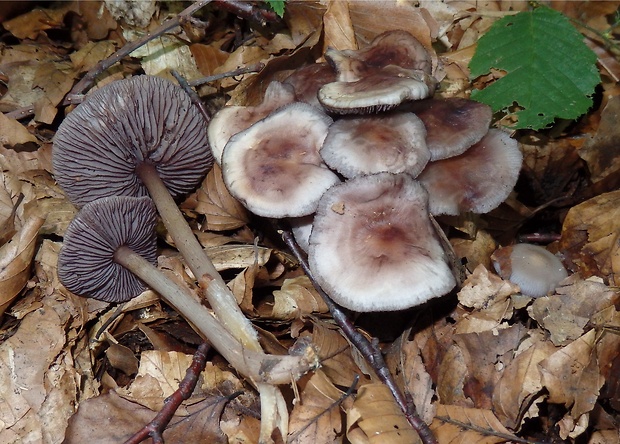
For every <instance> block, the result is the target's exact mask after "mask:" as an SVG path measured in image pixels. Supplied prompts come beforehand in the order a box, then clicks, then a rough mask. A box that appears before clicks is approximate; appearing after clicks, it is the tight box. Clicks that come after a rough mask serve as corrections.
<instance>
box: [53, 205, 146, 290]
mask: <svg viewBox="0 0 620 444" xmlns="http://www.w3.org/2000/svg"><path fill="white" fill-rule="evenodd" d="M156 220H157V212H156V209H155V205H154V204H153V202H152V201H151V199H150V198H148V197H127V196H113V197H104V198H102V199H98V200H95V201H93V202H90V203H87V204H86V205H84V207H82V209H81V210H80V211H79V212H78V214H77V215H76V216H75V218H74V219H73V221H71V223H70V224H69V227H68V228H67V231H66V233H65V238H64V243H63V246H62V249H61V250H60V254H59V256H58V277H59V278H60V281H61V282H62V284H63V285H64V286H65V287H67V289H68V290H69V291H71V292H72V293H75V294H79V295H83V296H89V297H93V298H95V299H99V300H102V301H106V302H125V301H128V300H130V299H132V298H134V297H135V296H137V295H139V294H140V293H142V292H143V291H144V290H145V289H146V286H145V285H144V284H143V283H142V281H140V280H139V279H138V278H137V277H136V276H134V275H133V273H131V272H130V271H129V270H127V269H126V268H125V267H123V266H122V265H119V264H117V263H116V262H114V253H115V252H116V249H117V248H118V247H120V246H122V245H125V246H127V247H129V248H131V249H132V250H133V251H135V252H136V253H138V254H139V255H140V256H142V257H144V258H145V259H146V260H148V261H149V262H150V263H152V264H155V263H156V262H157V238H156V233H155V222H156Z"/></svg>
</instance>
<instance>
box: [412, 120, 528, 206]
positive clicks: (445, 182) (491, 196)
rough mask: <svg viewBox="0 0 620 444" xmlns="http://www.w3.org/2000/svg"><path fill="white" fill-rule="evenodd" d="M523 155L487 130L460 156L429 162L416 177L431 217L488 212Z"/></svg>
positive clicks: (504, 193) (511, 179)
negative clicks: (425, 197) (426, 200)
mask: <svg viewBox="0 0 620 444" xmlns="http://www.w3.org/2000/svg"><path fill="white" fill-rule="evenodd" d="M522 160H523V155H522V154H521V151H520V150H519V146H518V143H517V141H516V140H514V139H511V138H510V136H509V135H508V134H506V133H504V132H503V131H500V130H496V129H491V130H489V132H488V133H487V135H486V136H484V137H483V138H482V140H480V142H478V143H476V144H475V145H474V146H472V147H471V148H469V149H468V150H467V151H465V153H463V154H461V155H460V156H456V157H450V158H448V159H443V160H438V161H435V162H430V163H429V164H428V165H427V166H426V168H425V169H424V171H422V173H421V174H420V175H419V176H418V180H419V181H420V182H421V183H422V185H424V187H425V188H426V189H427V190H428V193H429V208H430V212H431V213H432V214H435V215H438V214H449V215H458V214H460V213H463V212H467V211H473V212H474V213H488V212H489V211H491V210H493V209H494V208H496V207H497V206H499V204H501V203H502V202H503V201H504V200H505V199H506V198H507V197H508V195H509V194H510V192H511V191H512V189H513V188H514V186H515V184H516V183H517V178H518V177H519V171H520V170H521V163H522Z"/></svg>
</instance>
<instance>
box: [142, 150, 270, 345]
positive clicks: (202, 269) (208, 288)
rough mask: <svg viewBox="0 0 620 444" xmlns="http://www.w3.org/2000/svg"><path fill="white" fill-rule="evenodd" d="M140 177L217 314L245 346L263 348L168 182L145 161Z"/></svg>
mask: <svg viewBox="0 0 620 444" xmlns="http://www.w3.org/2000/svg"><path fill="white" fill-rule="evenodd" d="M136 173H137V174H138V177H139V178H140V180H141V181H142V183H143V184H144V186H146V188H147V189H148V190H149V193H150V195H151V198H152V199H153V202H154V203H155V206H156V207H157V210H158V211H159V214H160V216H161V218H162V220H163V222H164V225H165V226H166V229H167V230H168V233H170V236H171V237H172V239H173V240H174V243H175V244H176V247H177V248H178V249H179V251H180V252H181V254H182V255H183V257H184V258H185V260H186V261H187V264H188V266H189V268H190V269H191V270H192V273H194V276H195V277H196V280H197V281H198V283H199V285H200V286H201V287H204V288H203V289H204V290H205V294H206V296H207V300H208V301H209V304H211V308H213V311H214V312H215V315H216V317H217V318H218V319H219V320H220V321H221V322H222V323H223V324H224V326H225V327H226V329H227V330H228V331H229V332H230V333H232V334H233V335H234V336H235V337H236V338H237V339H238V340H239V341H241V343H242V344H243V346H244V347H247V348H249V349H251V350H253V351H261V350H262V349H261V347H260V344H259V342H258V336H257V334H256V331H255V330H254V328H253V327H252V325H251V324H250V322H249V321H248V319H247V318H246V317H245V315H244V314H243V312H242V311H241V309H240V308H239V305H237V302H236V300H235V297H234V295H233V294H232V292H231V291H230V289H229V288H228V287H227V286H226V284H225V282H224V280H223V279H222V277H221V276H220V274H219V273H218V271H217V270H216V269H215V266H214V265H213V262H212V261H211V259H210V258H209V256H208V255H207V254H206V253H205V251H204V249H203V248H202V246H201V245H200V243H199V242H198V240H197V239H196V237H195V236H194V233H193V232H192V230H191V229H190V227H189V225H188V224H187V221H186V220H185V218H184V217H183V214H182V213H181V211H180V210H179V208H178V207H177V204H176V202H175V201H174V199H173V198H172V196H170V192H169V191H168V189H167V188H166V185H165V184H164V182H163V181H162V180H161V178H160V177H159V174H157V170H156V168H155V166H154V165H153V164H150V163H148V162H142V163H141V164H139V165H138V166H137V167H136Z"/></svg>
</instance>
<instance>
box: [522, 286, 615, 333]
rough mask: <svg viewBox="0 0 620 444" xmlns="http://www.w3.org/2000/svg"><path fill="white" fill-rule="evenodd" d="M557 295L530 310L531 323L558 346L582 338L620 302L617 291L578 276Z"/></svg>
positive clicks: (547, 298)
mask: <svg viewBox="0 0 620 444" xmlns="http://www.w3.org/2000/svg"><path fill="white" fill-rule="evenodd" d="M556 291H557V294H555V295H553V296H545V297H542V298H538V299H536V300H534V303H533V304H532V305H531V306H530V307H528V309H527V310H528V313H529V314H530V316H531V317H532V319H534V320H536V322H538V324H540V326H541V327H542V328H544V329H545V330H547V331H548V332H549V333H550V337H549V339H550V340H551V342H553V343H554V344H555V345H566V344H568V343H569V342H572V341H574V340H575V339H577V338H578V337H580V336H581V335H582V334H583V333H584V327H585V326H586V324H588V323H589V322H590V321H591V318H592V316H594V315H595V314H596V313H597V312H599V311H601V310H604V309H605V308H607V307H610V306H613V305H614V303H616V302H617V301H618V300H619V299H620V294H618V292H617V291H613V290H611V289H610V288H609V287H607V286H605V285H603V284H602V283H600V282H595V281H593V280H586V281H584V280H582V279H580V278H579V276H577V275H573V276H571V277H570V278H569V280H568V281H566V282H565V285H564V286H562V287H558V288H557V290H556Z"/></svg>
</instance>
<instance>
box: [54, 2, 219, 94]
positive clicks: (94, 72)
mask: <svg viewBox="0 0 620 444" xmlns="http://www.w3.org/2000/svg"><path fill="white" fill-rule="evenodd" d="M209 3H211V0H198V1H197V2H195V3H193V4H192V5H191V6H189V7H188V8H186V9H185V10H183V11H181V12H180V13H179V14H178V15H177V16H176V17H174V18H171V19H170V20H166V22H164V23H162V24H161V25H160V26H159V27H157V29H155V30H154V31H153V32H150V33H148V34H146V35H145V36H144V37H142V38H141V39H138V40H136V41H134V42H131V43H128V44H126V45H125V46H123V47H122V48H121V49H119V50H118V51H116V52H115V53H114V54H112V55H111V56H110V57H108V58H107V59H104V60H102V61H100V62H99V63H97V64H96V65H95V66H94V67H93V68H92V69H91V70H90V71H88V72H87V73H86V75H85V76H84V77H83V78H82V80H80V81H79V82H78V83H76V84H75V86H74V87H73V89H71V91H70V92H69V94H67V96H66V97H65V100H64V101H63V103H62V104H63V105H65V106H66V105H70V104H72V103H76V102H75V101H76V98H81V96H82V94H84V92H86V90H88V89H89V88H90V87H91V85H92V84H93V82H94V81H95V78H96V77H97V76H98V75H99V74H101V73H102V72H104V71H105V70H106V69H108V68H109V67H110V66H112V65H114V64H115V63H116V62H118V61H120V60H121V59H122V58H123V57H125V56H128V55H129V54H131V53H132V52H134V51H135V50H136V49H138V48H140V47H141V46H142V45H144V44H146V43H147V42H150V41H151V40H153V39H154V38H156V37H159V36H160V35H162V34H163V33H165V32H166V31H169V30H170V29H172V28H174V27H175V26H178V25H179V23H180V21H181V20H183V19H184V18H185V17H189V16H191V15H192V14H194V13H195V12H196V11H198V10H199V9H200V8H202V7H203V6H205V5H207V4H209Z"/></svg>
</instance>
